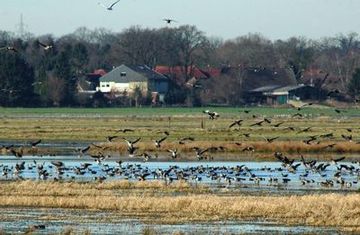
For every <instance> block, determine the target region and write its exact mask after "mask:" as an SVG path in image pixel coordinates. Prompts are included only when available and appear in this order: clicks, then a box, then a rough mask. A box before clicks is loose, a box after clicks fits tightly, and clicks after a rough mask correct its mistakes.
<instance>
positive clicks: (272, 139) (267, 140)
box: [263, 136, 279, 143]
mask: <svg viewBox="0 0 360 235" xmlns="http://www.w3.org/2000/svg"><path fill="white" fill-rule="evenodd" d="M263 138H264V139H265V140H266V142H268V143H272V142H274V140H276V139H278V138H279V136H276V137H273V138H267V137H265V136H264V137H263Z"/></svg>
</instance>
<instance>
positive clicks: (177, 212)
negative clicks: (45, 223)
mask: <svg viewBox="0 0 360 235" xmlns="http://www.w3.org/2000/svg"><path fill="white" fill-rule="evenodd" d="M188 187H190V186H189V185H186V184H184V183H181V184H180V185H174V186H171V185H170V186H169V185H168V186H166V185H164V184H162V183H156V182H155V183H143V182H141V183H131V184H130V185H128V184H126V183H123V182H120V183H101V184H100V183H98V184H96V183H93V184H80V183H58V182H51V183H50V182H49V183H48V182H31V181H26V182H12V183H3V184H1V192H2V193H1V195H0V206H3V207H5V206H15V207H44V208H77V209H89V210H112V211H116V212H118V213H119V215H122V216H133V217H136V218H140V219H141V218H143V219H151V218H152V219H156V220H157V221H161V222H166V223H179V222H191V221H204V222H209V221H219V220H220V221H224V220H254V219H260V220H271V221H276V222H279V223H285V224H291V225H303V224H304V225H314V226H336V227H340V228H342V229H344V230H353V231H360V197H359V195H358V194H348V195H343V194H318V195H306V196H244V195H237V196H227V195H214V194H209V193H201V194H193V193H190V194H188V195H180V196H174V195H172V194H167V195H162V194H160V193H159V192H161V191H165V192H166V191H167V190H168V188H181V189H187V188H188ZM144 188H145V189H148V190H149V189H152V190H154V191H156V192H157V193H156V194H150V195H148V194H146V193H139V191H135V193H134V194H129V195H121V194H119V192H118V191H121V190H128V189H131V190H136V189H141V190H144ZM39 192H40V193H39Z"/></svg>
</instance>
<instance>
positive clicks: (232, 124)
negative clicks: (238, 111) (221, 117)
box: [229, 119, 244, 128]
mask: <svg viewBox="0 0 360 235" xmlns="http://www.w3.org/2000/svg"><path fill="white" fill-rule="evenodd" d="M242 121H244V120H242V119H239V120H236V121H234V122H233V123H231V124H230V125H229V128H231V127H233V126H235V125H238V126H241V122H242Z"/></svg>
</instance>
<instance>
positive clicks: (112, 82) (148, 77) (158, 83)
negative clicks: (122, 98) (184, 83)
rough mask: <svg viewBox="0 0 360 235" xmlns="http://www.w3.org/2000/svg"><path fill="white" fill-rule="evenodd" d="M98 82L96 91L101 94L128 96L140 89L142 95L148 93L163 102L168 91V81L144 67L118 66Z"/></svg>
mask: <svg viewBox="0 0 360 235" xmlns="http://www.w3.org/2000/svg"><path fill="white" fill-rule="evenodd" d="M99 80H100V82H99V86H98V87H97V90H98V91H101V92H103V93H113V94H115V95H122V94H127V95H129V94H132V93H133V92H134V91H135V89H140V90H141V92H142V93H143V95H146V94H147V93H148V92H151V93H152V96H154V94H155V95H157V96H158V100H159V101H163V100H164V96H165V94H166V93H167V92H168V89H169V79H168V78H167V77H166V76H164V75H162V74H160V73H158V72H156V71H154V70H152V69H151V68H150V67H148V66H146V65H137V66H127V65H120V66H119V67H116V68H114V69H113V70H112V71H110V72H109V73H107V74H106V75H104V76H102V77H101V78H100V79H99Z"/></svg>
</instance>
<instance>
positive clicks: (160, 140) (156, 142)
mask: <svg viewBox="0 0 360 235" xmlns="http://www.w3.org/2000/svg"><path fill="white" fill-rule="evenodd" d="M166 138H167V136H164V137H163V138H161V139H159V140H154V142H155V147H156V148H160V147H161V142H163V141H164V140H166Z"/></svg>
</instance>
